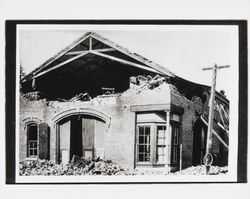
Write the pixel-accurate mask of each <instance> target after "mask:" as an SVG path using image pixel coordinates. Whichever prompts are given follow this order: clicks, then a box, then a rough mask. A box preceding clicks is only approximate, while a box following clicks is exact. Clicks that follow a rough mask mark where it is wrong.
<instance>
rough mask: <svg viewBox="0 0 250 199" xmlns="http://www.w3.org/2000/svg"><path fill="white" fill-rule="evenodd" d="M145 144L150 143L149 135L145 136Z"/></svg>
mask: <svg viewBox="0 0 250 199" xmlns="http://www.w3.org/2000/svg"><path fill="white" fill-rule="evenodd" d="M145 144H150V136H146V139H145Z"/></svg>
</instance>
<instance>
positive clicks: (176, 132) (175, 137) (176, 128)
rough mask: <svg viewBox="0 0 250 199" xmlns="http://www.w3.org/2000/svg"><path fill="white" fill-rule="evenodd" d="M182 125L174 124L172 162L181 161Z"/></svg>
mask: <svg viewBox="0 0 250 199" xmlns="http://www.w3.org/2000/svg"><path fill="white" fill-rule="evenodd" d="M179 144H180V127H179V126H178V125H172V153H171V157H172V164H178V162H179Z"/></svg>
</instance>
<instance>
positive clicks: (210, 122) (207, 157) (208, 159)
mask: <svg viewBox="0 0 250 199" xmlns="http://www.w3.org/2000/svg"><path fill="white" fill-rule="evenodd" d="M229 67H230V66H229V65H224V66H217V65H216V64H214V66H213V67H208V68H203V69H202V70H204V71H205V70H213V77H212V86H211V93H210V104H209V117H208V130H207V144H206V154H205V156H204V159H203V161H204V164H205V166H206V174H207V175H208V174H209V170H210V166H211V164H212V162H213V156H212V154H211V153H210V149H211V144H212V131H213V118H214V101H215V100H214V99H215V87H216V75H217V69H222V68H229Z"/></svg>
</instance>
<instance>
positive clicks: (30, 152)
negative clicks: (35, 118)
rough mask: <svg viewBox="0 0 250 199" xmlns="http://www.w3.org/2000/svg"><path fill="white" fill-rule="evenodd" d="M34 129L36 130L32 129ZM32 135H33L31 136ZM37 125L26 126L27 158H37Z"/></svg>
mask: <svg viewBox="0 0 250 199" xmlns="http://www.w3.org/2000/svg"><path fill="white" fill-rule="evenodd" d="M35 127H36V129H34V128H35ZM32 134H33V135H32ZM38 136H39V135H38V125H37V124H33V123H32V124H29V125H28V126H27V156H28V157H37V156H38V148H39V147H38V145H39V143H38V139H39V138H38Z"/></svg>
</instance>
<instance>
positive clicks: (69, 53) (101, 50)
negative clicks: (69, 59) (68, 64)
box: [65, 48, 115, 55]
mask: <svg viewBox="0 0 250 199" xmlns="http://www.w3.org/2000/svg"><path fill="white" fill-rule="evenodd" d="M86 51H88V50H79V51H72V52H68V53H66V54H65V55H79V54H81V53H83V52H86ZM92 51H95V52H111V51H115V49H113V48H103V49H95V50H92Z"/></svg>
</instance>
